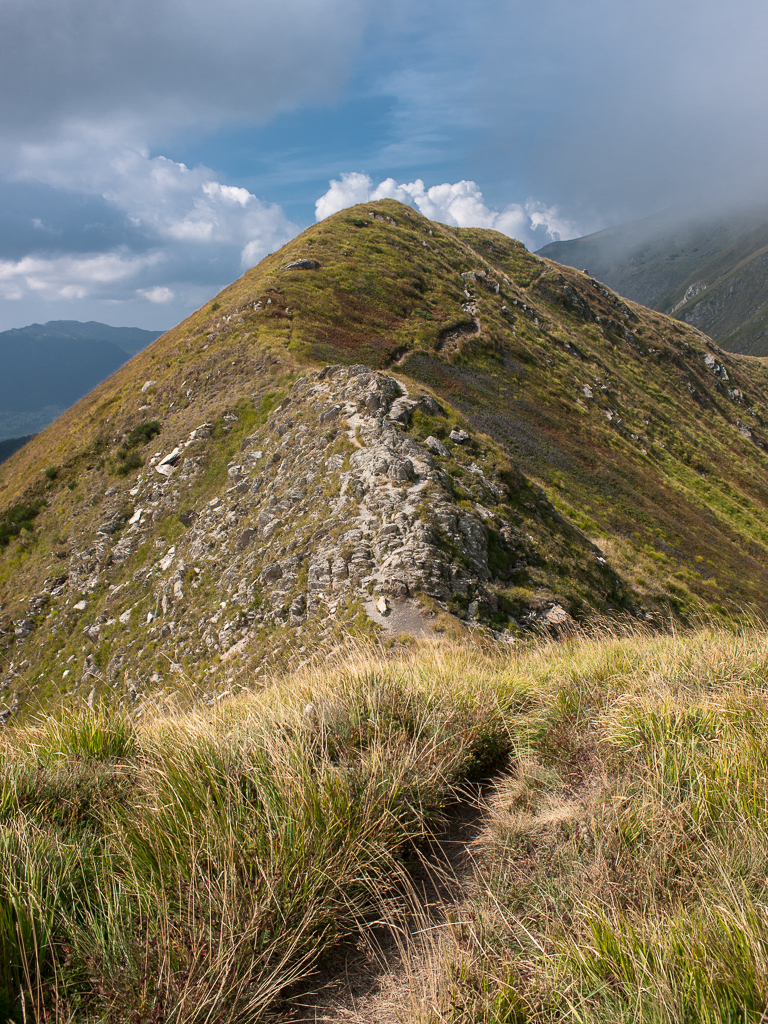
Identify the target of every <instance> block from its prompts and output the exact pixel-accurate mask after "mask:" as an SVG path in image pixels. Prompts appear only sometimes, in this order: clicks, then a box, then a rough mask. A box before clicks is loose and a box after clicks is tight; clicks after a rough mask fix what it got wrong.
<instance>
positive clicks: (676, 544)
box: [0, 200, 768, 711]
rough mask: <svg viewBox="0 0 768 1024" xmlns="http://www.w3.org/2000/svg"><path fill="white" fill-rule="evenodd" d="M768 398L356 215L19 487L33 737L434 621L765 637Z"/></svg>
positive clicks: (594, 307)
mask: <svg viewBox="0 0 768 1024" xmlns="http://www.w3.org/2000/svg"><path fill="white" fill-rule="evenodd" d="M297 262H299V263H300V265H299V266H295V267H291V266H290V265H291V264H292V263H297ZM326 363H327V364H341V365H342V367H343V366H349V367H351V368H352V369H350V370H347V369H343V368H342V369H338V370H333V371H331V372H330V373H327V372H325V371H321V372H319V373H318V372H316V371H317V368H318V367H319V366H323V365H324V364H326ZM361 363H362V364H366V365H367V366H368V367H369V368H370V369H371V370H373V371H379V372H378V373H376V372H365V373H363V372H362V371H361V370H360V369H359V364H361ZM767 387H768V374H767V371H766V366H765V364H764V363H763V362H762V361H761V360H754V359H749V358H746V357H737V356H733V355H728V354H726V353H723V352H722V351H721V350H720V349H718V348H717V346H715V345H714V344H713V343H712V342H711V341H710V340H709V339H708V338H706V337H705V336H703V335H702V334H701V333H700V332H698V331H697V330H696V329H694V328H692V327H690V326H688V325H685V324H682V323H680V322H678V321H675V320H671V319H669V318H668V317H666V316H663V315H661V314H659V313H655V312H652V311H650V310H647V309H644V308H642V307H640V306H637V305H635V304H633V303H630V302H624V301H623V300H621V299H620V298H618V297H617V296H616V295H615V294H613V293H611V292H610V291H609V290H608V289H606V288H605V287H603V286H602V285H600V284H599V283H598V282H597V281H595V280H594V279H592V278H589V277H587V276H586V275H584V274H582V273H580V272H577V271H575V270H572V269H569V268H567V267H563V266H558V265H557V264H554V263H552V262H551V261H549V260H545V259H542V258H540V257H539V256H536V255H533V254H531V253H529V252H527V251H526V250H525V248H524V247H523V246H522V245H520V244H519V243H517V242H515V241H513V240H511V239H509V238H507V237H505V236H503V235H499V234H497V233H494V232H489V231H483V230H475V229H467V230H459V229H452V228H448V227H445V226H443V225H439V224H435V223H431V222H429V221H428V220H426V219H425V218H423V217H421V216H420V215H419V214H417V213H415V212H414V211H412V210H410V209H408V208H406V207H403V206H401V205H399V204H397V203H394V202H391V201H388V200H386V201H381V202H377V203H371V204H365V205H363V206H361V207H357V208H354V209H352V210H346V211H343V212H342V213H339V214H337V215H335V216H333V217H331V218H328V219H327V220H326V221H323V222H322V223H320V224H318V225H315V226H313V227H311V228H309V229H307V230H306V231H305V232H304V233H303V234H302V235H300V236H298V238H296V239H294V240H293V241H292V242H290V243H289V244H288V245H287V246H285V247H284V248H283V249H282V250H281V251H280V252H279V253H275V254H273V255H272V256H269V257H267V259H265V260H264V261H262V263H261V264H259V265H258V266H257V267H255V268H253V269H252V270H250V271H248V272H247V273H246V274H245V275H244V276H243V277H242V278H241V279H240V280H239V281H237V282H235V283H234V284H233V285H231V286H230V287H229V288H227V289H225V290H224V291H223V292H222V293H221V294H220V295H218V296H217V297H216V299H215V300H214V301H213V302H211V303H210V304H208V305H207V306H206V307H204V308H202V309H200V310H198V311H197V312H196V313H194V314H193V315H192V316H191V317H189V318H188V319H187V320H186V321H184V322H183V323H182V324H180V325H179V326H178V327H176V328H174V329H173V330H172V331H169V332H168V333H167V334H165V335H164V336H163V337H162V338H160V339H159V340H158V341H157V342H155V343H154V344H153V345H152V346H150V348H149V349H147V350H145V351H143V352H141V353H140V354H138V355H137V356H136V357H134V359H133V360H131V362H130V363H128V364H127V365H125V366H124V367H122V368H121V369H120V370H118V371H117V372H116V373H115V374H114V375H113V376H112V377H111V378H110V379H109V380H107V381H105V382H104V383H103V384H101V385H99V386H98V387H97V388H96V389H95V390H94V391H93V392H92V393H91V394H90V395H88V396H87V397H86V398H84V399H82V400H81V401H80V402H78V403H77V405H76V406H74V407H73V408H72V409H70V410H69V411H68V412H67V413H65V414H64V415H63V416H62V417H61V418H60V419H59V420H57V421H56V423H54V424H52V425H51V427H49V428H48V429H47V430H46V431H44V432H43V433H42V434H40V435H39V436H38V437H36V438H35V439H34V440H33V441H32V442H31V443H30V444H28V445H27V446H26V447H25V448H24V449H22V450H21V451H20V452H18V453H16V454H15V455H14V456H13V457H12V458H11V459H10V460H9V461H8V462H7V463H5V464H3V466H2V467H0V536H2V537H3V540H4V547H3V549H2V551H1V552H0V602H1V607H0V615H1V616H2V620H1V625H2V628H3V630H4V643H5V647H6V654H5V657H6V662H7V664H8V669H7V672H6V675H5V678H4V679H3V682H2V685H3V686H4V687H5V692H4V699H5V703H6V707H7V710H9V711H10V710H11V708H12V707H15V706H18V705H21V706H25V704H28V702H29V701H30V700H31V699H32V698H33V697H34V696H37V698H39V699H40V700H42V701H44V702H47V701H50V700H54V699H59V698H61V699H66V700H70V699H73V698H75V699H80V697H81V696H83V697H85V696H90V698H91V700H94V699H96V698H97V697H99V695H101V696H104V697H107V696H108V695H110V694H112V695H113V696H114V698H115V699H120V700H137V699H139V698H140V696H141V695H142V694H145V693H147V692H149V691H150V690H152V689H158V688H162V687H171V688H173V686H175V685H176V682H177V681H178V679H179V678H180V677H181V676H183V675H185V676H186V677H187V679H188V680H189V681H190V682H191V683H194V685H195V686H197V687H198V688H199V692H200V693H202V694H205V695H207V699H210V700H213V699H215V696H216V694H217V693H218V692H221V691H222V690H225V689H231V688H232V686H234V685H236V679H237V677H238V674H239V673H240V672H241V671H242V670H243V669H244V668H249V669H250V670H252V671H255V670H257V669H262V668H263V666H264V665H268V664H277V663H280V662H281V661H283V662H286V661H291V660H292V659H295V660H300V659H301V658H302V657H303V656H306V654H307V652H309V651H311V649H312V648H313V646H314V645H317V644H318V643H323V644H332V643H334V642H335V640H336V638H338V636H340V635H342V634H343V633H344V632H345V631H347V630H349V629H353V630H358V631H361V632H363V633H366V632H367V633H370V632H376V631H377V630H379V629H380V628H392V623H396V622H397V621H398V620H397V614H399V611H401V610H403V609H405V611H408V614H411V613H412V615H415V616H416V619H418V622H417V627H418V628H417V631H419V630H420V629H421V628H422V625H424V628H428V629H434V628H438V629H442V630H449V631H451V630H458V631H459V632H461V631H462V630H464V629H466V628H467V627H468V626H471V625H472V624H473V623H481V624H482V623H484V624H486V625H488V626H491V627H492V628H493V629H494V630H495V631H497V632H498V633H499V634H503V635H506V636H511V637H514V636H519V635H523V634H524V633H525V632H526V630H527V629H530V628H554V627H556V626H558V625H562V624H563V623H567V622H568V621H569V619H571V618H572V619H575V620H577V621H587V620H589V619H590V618H593V617H595V616H624V617H626V616H634V617H635V618H640V619H642V620H644V621H661V620H662V619H663V618H664V617H666V616H668V615H669V614H672V615H676V616H678V617H680V618H682V619H692V618H695V617H696V616H697V615H699V614H700V613H707V614H711V613H714V614H726V613H727V612H729V611H730V612H731V613H738V612H739V610H740V609H741V608H743V607H744V606H746V605H754V606H756V607H757V608H758V609H760V611H761V612H765V611H766V605H767V604H768V599H766V596H765V595H766V593H768V587H767V586H766V584H768V485H767V484H766V473H765V466H766V457H767V456H766V446H768V434H767V433H766V431H765V428H764V419H765V417H766V416H768V391H767V390H766V389H767ZM397 396H399V397H397ZM458 431H462V432H463V434H462V433H458ZM452 434H453V437H452V436H451V435H452ZM464 435H466V436H464ZM166 457H167V458H170V459H171V461H170V462H166V463H165V466H163V461H164V459H165V458H166ZM378 602H382V603H381V605H380V607H381V608H383V609H384V611H382V612H381V614H380V615H379V614H377V612H376V607H377V606H378V604H377V603H378ZM390 613H391V614H390ZM403 613H404V614H405V612H403ZM416 619H413V617H412V618H411V620H409V621H410V622H411V628H412V629H413V628H415V627H413V623H414V622H415V621H416ZM420 624H421V625H420ZM30 706H31V705H30Z"/></svg>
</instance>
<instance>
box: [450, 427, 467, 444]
mask: <svg viewBox="0 0 768 1024" xmlns="http://www.w3.org/2000/svg"><path fill="white" fill-rule="evenodd" d="M448 436H449V437H450V439H451V440H452V441H454V442H455V443H456V444H464V443H465V441H468V440H469V434H468V433H467V432H466V430H462V429H461V428H460V427H456V428H454V429H453V430H452V431H451V433H450V434H449V435H448Z"/></svg>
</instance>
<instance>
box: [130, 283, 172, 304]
mask: <svg viewBox="0 0 768 1024" xmlns="http://www.w3.org/2000/svg"><path fill="white" fill-rule="evenodd" d="M136 294H137V295H141V296H142V298H145V299H147V300H148V301H149V302H154V303H155V304H156V305H163V304H164V303H166V302H172V301H173V300H174V299H175V298H176V296H175V294H174V293H173V292H172V291H171V289H170V288H164V287H162V286H160V285H158V287H157V288H137V289H136Z"/></svg>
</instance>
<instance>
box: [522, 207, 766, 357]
mask: <svg viewBox="0 0 768 1024" xmlns="http://www.w3.org/2000/svg"><path fill="white" fill-rule="evenodd" d="M539 255H541V256H546V257H547V258H548V259H552V260H557V261H558V262H559V263H565V264H566V265H567V266H571V267H577V268H579V269H584V270H587V271H588V272H589V273H590V274H591V275H592V277H595V278H597V279H598V280H600V281H603V282H604V283H605V284H607V285H609V286H610V287H611V288H614V289H615V290H616V291H617V292H619V293H620V294H621V295H624V296H625V297H626V298H629V299H633V300H634V301H635V302H640V303H642V304H643V305H644V306H649V307H651V308H652V309H657V310H659V311H660V312H662V313H668V314H670V315H671V316H674V317H675V318H676V319H678V320H683V321H685V322H686V323H689V324H692V325H693V326H694V327H698V328H699V329H700V330H702V331H704V332H705V333H706V334H708V335H709V336H710V337H712V338H714V339H715V341H716V342H717V343H718V344H719V345H721V346H722V347H723V348H725V349H728V350H730V351H732V352H741V353H744V354H746V355H759V356H763V355H768V288H767V287H766V279H767V278H768V210H767V209H762V208H761V209H757V210H754V209H753V210H749V211H746V212H745V211H740V212H737V213H729V214H717V215H714V214H702V213H701V212H700V211H694V210H672V211H665V212H663V213H659V214H656V215H655V216H653V217H648V218H647V219H645V220H641V221H635V222H633V223H630V224H621V225H618V226H616V227H612V228H608V229H606V230H605V231H598V232H596V233H595V234H592V235H586V236H585V237H583V238H574V239H572V240H570V241H567V242H552V243H550V244H549V245H545V246H544V248H543V249H540V250H539Z"/></svg>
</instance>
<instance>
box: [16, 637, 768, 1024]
mask: <svg viewBox="0 0 768 1024" xmlns="http://www.w3.org/2000/svg"><path fill="white" fill-rule="evenodd" d="M767 641H768V636H767V635H766V633H765V630H764V629H760V628H757V629H755V628H750V629H748V630H747V631H744V632H741V631H734V632H728V631H720V630H714V629H706V630H701V631H699V632H695V633H692V634H686V635H680V634H678V635H676V636H669V635H667V636H658V635H657V636H653V635H650V634H649V633H646V632H643V631H641V630H638V631H637V632H636V634H635V635H634V636H625V637H623V638H617V637H615V636H613V637H611V636H602V637H600V636H598V637H595V638H592V639H589V640H586V639H584V638H583V637H582V638H578V639H572V640H570V641H566V642H558V643H556V644H555V643H550V644H543V645H536V646H534V647H533V648H532V649H530V650H518V651H517V652H512V653H510V652H509V650H499V648H498V647H495V646H494V645H491V644H487V643H486V644H478V643H476V642H473V641H469V642H464V643H462V644H460V645H458V644H449V643H446V644H442V645H434V644H430V645H427V646H424V647H421V648H416V649H413V650H409V651H407V652H395V653H393V652H392V651H391V650H390V651H387V650H382V649H376V648H375V647H372V646H367V647H362V648H358V649H357V651H356V652H355V654H354V656H351V657H347V658H344V659H338V660H334V661H331V662H330V663H329V662H328V661H327V660H321V661H318V662H316V663H315V664H312V665H308V666H305V667H304V668H303V669H301V670H300V671H298V672H297V673H293V674H292V675H289V676H287V677H285V678H281V679H278V680H275V685H274V686H273V687H271V688H270V689H267V690H264V691H261V692H259V691H257V692H255V693H253V692H251V693H247V694H242V695H240V697H239V698H237V699H233V700H230V701H224V702H221V703H217V704H216V706H215V707H208V708H200V707H196V708H194V709H192V710H190V711H189V712H187V713H180V711H179V709H178V707H177V706H175V704H174V703H173V702H171V703H170V706H167V707H165V708H148V709H147V713H146V714H145V715H144V716H143V717H142V719H141V720H140V721H139V720H137V719H136V718H135V717H134V716H122V715H116V714H114V713H113V714H105V713H100V714H91V713H89V712H88V711H87V709H85V713H80V714H76V715H74V716H67V717H66V718H63V719H57V718H47V719H45V720H42V721H39V722H36V723H33V724H32V725H31V726H29V727H27V728H24V727H18V728H10V729H8V730H6V731H4V732H3V733H0V754H1V755H2V756H0V911H1V912H0V1010H1V1011H2V1012H3V1019H4V1020H11V1021H13V1022H14V1024H22V1022H23V1021H24V1020H26V1021H31V1020H49V1019H52V1020H57V1021H66V1022H71V1024H79V1022H86V1021H94V1020H104V1021H110V1022H112V1024H136V1022H137V1021H155V1022H157V1024H171V1022H176V1024H192V1022H197V1021H201V1020H217V1021H222V1022H227V1024H236V1022H243V1024H245V1022H249V1024H256V1022H264V1024H266V1022H273V1024H276V1022H277V1021H283V1022H285V1024H289V1022H294V1024H296V1022H298V1021H312V1020H339V1021H341V1020H356V1021H362V1022H367V1021H371V1022H377V1021H401V1020H408V1021H413V1022H418V1024H438V1022H452V1024H459V1022H461V1024H501V1022H520V1024H523V1022H530V1024H534V1022H539V1024H565V1022H569V1024H577V1022H585V1024H614V1022H616V1021H647V1022H655V1021H668V1022H672V1024H683V1022H685V1024H688V1022H697V1024H698V1022H702V1024H703V1022H707V1024H708V1022H715V1021H717V1022H725V1021H740V1022H741V1021H743V1022H748V1024H757V1022H759V1021H760V1020H762V1019H764V1018H765V1015H766V1013H767V1012H768V971H767V969H766V957H765V950H766V945H767V944H768V916H767V915H766V896H767V895H768V892H767V886H766V839H767V838H768V836H767V834H766V832H767V829H768V815H767V814H766V808H767V807H768V780H767V778H766V773H765V770H764V765H765V758H766V755H768V749H767V746H766V731H765V716H766V693H765V674H766V668H767V667H768V665H767V661H766V649H767V648H766V642H767ZM446 826H448V828H446ZM398 954H399V955H398Z"/></svg>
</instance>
